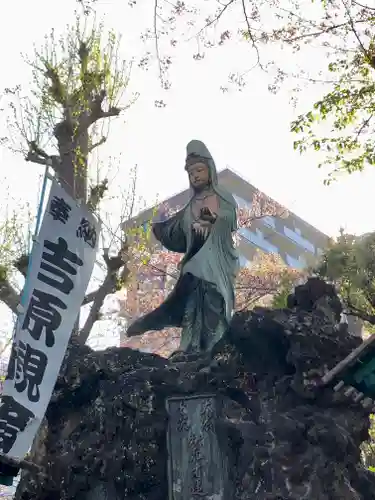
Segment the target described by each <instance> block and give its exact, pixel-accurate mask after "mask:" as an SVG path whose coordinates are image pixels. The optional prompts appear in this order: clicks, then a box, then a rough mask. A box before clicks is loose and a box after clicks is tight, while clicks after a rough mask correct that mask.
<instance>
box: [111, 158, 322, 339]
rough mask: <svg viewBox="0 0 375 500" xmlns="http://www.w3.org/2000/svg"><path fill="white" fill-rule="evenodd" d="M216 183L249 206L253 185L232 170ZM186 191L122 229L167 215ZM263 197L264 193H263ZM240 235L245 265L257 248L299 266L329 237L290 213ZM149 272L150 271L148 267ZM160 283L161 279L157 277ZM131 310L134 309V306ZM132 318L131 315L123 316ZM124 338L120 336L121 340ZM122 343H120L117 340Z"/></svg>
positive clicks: (131, 294)
mask: <svg viewBox="0 0 375 500" xmlns="http://www.w3.org/2000/svg"><path fill="white" fill-rule="evenodd" d="M218 177H219V183H220V184H221V185H223V186H224V187H225V188H226V189H227V190H228V191H230V192H231V193H232V194H233V196H234V198H235V199H236V201H237V204H238V207H239V208H247V209H251V204H252V199H253V196H254V194H255V193H256V192H258V190H257V188H256V187H255V186H253V185H252V184H250V183H249V182H247V181H246V180H245V179H243V178H242V177H241V176H239V175H238V174H236V173H235V172H234V171H233V170H231V169H229V168H226V169H225V170H222V171H221V172H219V173H218ZM189 196H190V190H189V189H186V190H185V191H182V192H180V193H178V194H176V195H174V196H172V197H170V198H168V199H167V200H165V201H164V203H162V204H161V207H167V209H166V211H165V213H163V212H160V211H159V212H158V213H157V214H156V215H155V207H153V208H150V209H148V210H145V211H144V212H142V213H140V214H139V215H138V216H136V217H135V218H134V219H132V220H131V221H128V222H127V223H126V224H125V225H124V230H127V229H128V228H130V227H134V226H137V227H139V226H141V225H146V224H148V223H149V222H150V220H151V219H154V220H163V219H165V218H166V217H168V213H167V212H168V210H172V211H173V210H175V209H178V208H181V207H183V206H184V205H186V204H187V202H188V201H189ZM265 196H266V195H265ZM239 234H240V235H241V239H240V244H239V247H238V251H239V254H240V265H241V266H246V265H247V264H248V263H250V261H251V260H252V258H253V257H254V255H255V254H256V253H257V251H259V250H261V251H263V252H268V253H277V254H279V255H280V256H281V257H282V259H283V260H284V261H285V263H286V264H287V265H289V266H291V267H293V268H298V269H302V268H305V267H307V266H310V265H312V264H314V263H315V262H316V261H317V260H318V258H319V256H320V255H321V253H322V251H323V249H324V248H325V247H326V246H327V244H328V241H329V237H328V236H327V235H326V234H324V233H322V232H321V231H319V230H318V229H316V228H315V227H313V226H311V225H310V224H308V223H307V222H305V221H304V220H302V219H301V218H300V217H298V216H297V215H295V214H294V213H292V212H289V213H288V216H287V217H286V218H280V217H270V216H267V217H263V218H261V219H258V220H255V221H254V222H253V223H252V226H251V229H247V228H243V229H239ZM150 274H151V270H150ZM146 281H147V280H146V279H145V277H144V276H142V277H141V278H140V279H139V280H138V283H137V286H138V287H142V286H143V283H145V282H146ZM159 283H161V286H164V283H165V281H163V280H159ZM136 294H137V289H134V288H133V289H130V290H128V291H127V300H128V301H129V303H133V302H136V301H137V297H136ZM132 310H133V311H134V310H136V308H135V307H133V308H132ZM127 319H128V320H130V321H131V320H134V319H135V318H127ZM123 340H124V339H121V341H123ZM121 343H123V342H121Z"/></svg>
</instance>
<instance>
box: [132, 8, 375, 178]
mask: <svg viewBox="0 0 375 500" xmlns="http://www.w3.org/2000/svg"><path fill="white" fill-rule="evenodd" d="M137 5H140V2H137V1H134V2H131V6H132V7H134V8H136V6H137ZM270 7H271V8H272V16H270ZM151 9H153V16H152V19H153V25H152V26H151V25H150V27H149V28H148V29H147V30H146V32H145V33H143V34H142V37H141V38H142V40H143V41H144V42H145V47H146V53H145V55H144V57H143V58H142V59H141V61H140V62H139V66H140V67H141V68H145V69H148V67H149V65H150V63H151V62H152V61H153V60H156V64H157V67H158V73H159V80H160V83H161V86H162V88H163V89H169V88H170V86H171V84H172V82H171V76H170V71H169V70H170V68H171V67H172V65H173V61H174V59H175V57H176V55H177V53H175V52H174V51H175V49H176V48H177V47H179V46H181V45H186V44H188V45H189V46H190V47H191V56H192V58H193V59H195V60H196V61H202V60H203V59H204V58H205V57H206V55H207V54H208V52H209V51H210V50H211V49H218V48H220V47H221V46H224V45H225V46H226V45H228V44H231V43H232V42H233V43H235V44H236V46H233V51H235V50H236V49H237V48H238V47H239V44H240V43H242V45H243V44H244V43H247V44H248V48H249V51H248V54H249V56H248V57H246V58H242V57H241V58H238V59H236V60H235V61H234V62H233V61H230V62H228V81H227V82H222V83H220V84H219V85H220V86H221V89H222V90H223V91H228V90H229V88H230V87H233V86H234V87H235V88H238V89H240V90H241V89H242V88H243V87H244V86H245V85H246V83H247V80H248V78H249V77H250V75H252V74H253V73H252V71H253V70H254V69H257V70H261V71H262V72H265V73H266V77H267V79H268V82H269V83H268V87H269V90H270V91H271V92H276V91H277V90H278V89H279V88H280V87H281V85H282V84H284V83H286V84H288V85H289V87H290V86H293V87H294V88H293V90H294V93H293V100H298V96H299V95H301V93H302V92H301V91H302V90H304V89H306V88H307V89H309V88H310V87H309V86H314V87H315V89H314V92H315V91H316V89H319V93H321V97H320V98H319V99H318V100H316V102H315V104H313V103H312V108H311V109H310V110H308V111H307V112H305V113H303V114H301V115H300V116H299V117H298V118H297V119H296V120H295V121H294V122H293V123H292V125H291V130H292V131H293V132H294V133H296V134H298V135H299V137H298V138H297V140H296V141H295V143H294V147H295V149H296V150H298V151H299V152H301V153H303V152H305V151H306V150H309V149H313V150H315V151H318V152H319V154H320V157H321V165H323V164H328V165H329V166H330V167H331V168H332V171H331V172H330V173H329V175H328V179H327V180H326V183H329V182H331V181H332V180H333V179H335V178H336V175H337V174H338V173H341V172H349V173H350V172H354V171H358V170H362V169H363V168H365V166H366V165H374V163H375V155H374V141H373V136H374V132H375V124H374V112H375V108H374V101H375V99H374V89H375V80H374V71H375V35H374V33H375V30H374V26H375V10H374V6H373V5H372V3H371V2H369V1H367V2H360V1H356V0H330V1H326V0H318V1H316V2H307V3H306V2H305V1H304V0H274V1H272V2H270V1H269V0H263V1H258V0H246V1H244V0H226V1H225V2H216V1H208V2H198V1H197V0H188V1H185V2H169V1H166V0H156V1H155V2H153V3H152V4H150V11H151ZM150 18H151V12H150ZM216 53H217V54H218V55H219V57H220V51H219V50H217V51H216ZM315 61H316V63H315ZM155 104H156V105H157V106H159V107H163V106H164V105H165V103H164V102H163V101H156V103H155Z"/></svg>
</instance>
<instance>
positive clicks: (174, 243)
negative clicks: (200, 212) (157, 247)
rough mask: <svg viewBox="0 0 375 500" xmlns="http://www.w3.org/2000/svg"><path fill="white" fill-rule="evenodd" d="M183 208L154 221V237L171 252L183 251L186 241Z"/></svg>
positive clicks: (184, 250)
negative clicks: (163, 219)
mask: <svg viewBox="0 0 375 500" xmlns="http://www.w3.org/2000/svg"><path fill="white" fill-rule="evenodd" d="M183 215H184V210H180V211H179V212H177V213H176V214H175V215H174V216H173V217H170V218H169V219H167V220H166V221H163V222H154V223H153V224H152V231H153V233H154V235H155V238H156V239H157V240H158V241H160V243H161V244H162V245H163V246H164V247H165V248H166V249H167V250H169V251H171V252H178V253H185V252H186V247H187V242H186V235H185V232H184V228H183Z"/></svg>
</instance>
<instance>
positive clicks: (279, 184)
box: [0, 0, 375, 235]
mask: <svg viewBox="0 0 375 500" xmlns="http://www.w3.org/2000/svg"><path fill="white" fill-rule="evenodd" d="M145 4H146V2H143V3H142V6H140V4H139V3H138V7H136V8H133V9H131V8H130V7H129V6H128V5H127V2H123V1H120V0H118V1H117V0H112V1H106V2H105V1H100V0H99V4H98V14H97V17H98V19H102V20H103V21H104V26H105V28H108V29H113V30H114V31H115V32H117V33H120V34H121V36H122V42H121V56H122V57H123V58H124V59H126V60H127V61H129V62H130V61H131V60H132V58H134V59H135V60H136V59H137V58H138V57H139V56H140V55H142V53H144V52H145V51H146V50H148V49H150V46H148V47H146V46H144V44H143V43H142V42H141V41H140V36H139V34H140V32H141V31H142V30H143V29H144V28H145V27H146V26H150V25H152V9H151V10H150V8H149V7H147V6H146V5H145ZM74 8H75V2H74V1H73V0H66V1H65V2H54V3H53V6H52V3H51V2H49V1H47V0H34V1H33V2H32V3H30V2H21V0H14V1H13V2H9V3H8V4H7V7H6V15H4V16H2V17H1V20H0V27H1V29H0V44H1V46H2V47H3V48H6V50H3V61H2V64H3V67H4V68H7V71H6V72H4V71H3V72H2V74H1V76H0V88H4V87H8V86H12V85H14V84H17V83H20V84H22V86H23V87H24V88H25V89H27V88H28V86H29V73H28V67H27V65H26V64H25V61H24V58H23V57H22V56H21V53H23V54H25V55H29V56H30V55H32V50H33V45H34V44H35V45H36V46H39V45H40V44H41V43H43V39H44V36H45V34H46V33H48V32H49V31H50V29H51V28H52V27H53V28H54V29H55V30H56V33H57V34H58V35H59V34H61V33H63V32H64V29H65V26H66V24H67V23H69V22H71V21H72V19H73V15H72V13H73V10H74ZM20 12H22V16H20V15H19V14H20ZM35 13H38V15H35ZM31 18H32V19H33V22H32V23H30V22H29V20H30V19H31ZM12 20H14V22H13V21H12ZM15 26H17V33H16V36H15V32H14V29H15ZM151 48H153V46H152V47H151ZM191 55H192V45H191V43H190V45H189V44H188V43H186V44H183V43H182V44H181V46H180V48H179V49H178V50H176V51H175V52H174V62H173V64H172V70H171V74H170V78H171V81H172V88H171V89H170V90H169V91H167V92H165V91H162V90H161V89H160V86H159V84H158V80H157V73H156V66H153V67H151V69H150V70H149V71H147V72H145V71H141V70H139V69H138V67H137V65H136V64H133V69H132V73H131V77H130V84H129V89H128V91H127V93H126V94H125V100H126V99H128V100H131V98H132V95H133V92H138V93H139V98H138V99H137V101H136V103H135V104H134V105H132V106H131V107H130V109H129V110H128V111H126V112H125V113H124V114H123V116H122V117H120V118H119V119H117V120H115V121H114V122H113V123H112V124H111V134H110V137H109V140H108V142H107V144H106V145H105V146H103V147H102V148H101V151H100V153H99V156H100V160H101V161H102V163H103V164H104V168H107V167H106V165H108V164H109V163H110V158H117V163H116V165H118V167H117V168H118V171H117V173H116V175H114V174H113V177H112V180H113V183H112V184H113V189H114V190H115V191H116V192H121V191H122V190H125V189H126V186H127V185H128V184H129V170H130V169H131V168H132V167H133V166H134V165H135V164H137V165H138V195H139V196H141V197H142V198H143V199H144V200H145V201H144V202H145V203H146V204H151V203H153V202H154V201H155V199H156V197H158V199H162V198H164V197H167V196H169V195H171V194H174V193H176V192H178V191H179V190H181V189H183V188H185V187H186V185H187V178H186V174H185V171H184V168H183V165H184V156H185V147H186V144H187V143H188V141H189V140H191V139H193V138H195V139H201V140H203V141H204V142H205V143H206V144H207V146H208V148H209V149H210V151H211V153H212V154H213V157H214V159H215V161H216V164H217V167H218V168H219V169H222V168H225V167H229V168H232V169H233V170H235V171H236V172H237V173H239V174H240V175H242V176H244V177H245V178H246V179H247V180H248V181H250V182H251V183H252V184H253V185H255V186H256V187H258V188H259V189H261V190H262V191H264V192H265V193H266V194H268V195H270V196H271V197H273V198H275V199H276V200H277V201H279V202H280V203H282V204H284V205H285V206H286V207H287V208H289V209H290V210H292V211H293V212H295V213H296V214H297V215H298V216H300V217H302V218H303V219H305V220H306V221H308V222H309V223H310V224H312V225H314V226H316V227H317V228H318V229H320V230H322V231H324V232H325V233H327V234H329V235H335V234H337V233H338V230H339V228H340V227H344V228H345V229H346V230H347V231H349V232H353V233H358V234H360V233H363V232H368V231H371V230H373V225H374V223H373V218H372V214H371V211H369V209H368V207H369V200H370V199H371V197H372V192H373V186H374V185H375V184H374V181H375V171H373V170H371V169H368V170H367V171H366V172H365V173H363V174H355V175H351V176H344V177H342V178H340V180H339V181H338V182H337V183H335V184H334V185H333V186H331V187H326V186H324V185H323V180H324V178H325V177H326V174H327V171H324V170H323V169H322V170H319V169H318V168H317V164H318V162H319V158H318V157H317V156H316V155H315V154H314V153H308V154H306V155H305V156H300V155H299V154H298V153H296V152H294V151H293V147H292V144H293V140H294V137H293V136H292V134H291V133H290V132H289V126H290V122H291V120H292V119H293V118H294V117H295V116H296V110H295V109H294V108H293V107H292V106H291V105H290V102H289V100H290V97H291V94H290V91H289V89H287V88H286V89H284V90H282V91H280V92H279V93H278V94H277V95H273V94H271V93H270V92H269V91H268V88H267V85H268V83H270V79H269V77H268V76H267V75H266V74H264V73H263V72H262V71H259V70H256V71H253V72H251V73H249V75H248V83H247V86H246V87H245V89H244V90H243V91H242V92H238V91H231V92H229V93H225V94H223V93H222V92H221V90H220V86H221V85H225V84H226V81H227V75H228V73H229V72H230V71H232V70H233V71H236V70H237V69H238V68H242V69H243V68H246V64H247V60H248V61H249V63H248V65H251V61H252V59H253V53H252V52H251V51H250V49H249V46H248V45H247V44H245V43H242V44H241V43H232V44H229V45H228V46H227V47H223V48H219V49H215V50H213V51H211V52H209V53H207V56H206V58H205V59H204V60H203V61H199V62H196V61H194V60H193V59H192V57H191ZM271 55H272V54H271ZM288 62H289V63H290V64H293V61H288ZM319 92H320V89H317V88H307V89H306V90H304V91H303V92H302V95H301V101H300V103H299V106H300V109H306V108H308V106H309V104H311V102H314V100H315V98H316V97H318V96H319ZM157 99H164V100H165V101H166V103H167V106H166V107H165V108H164V109H158V108H155V106H154V101H155V100H157ZM1 135H3V134H1ZM0 162H1V169H2V175H3V178H4V181H3V182H2V185H1V186H0V190H5V189H8V190H9V187H10V191H11V194H12V196H13V197H14V198H15V199H16V200H19V199H22V200H29V201H30V203H31V205H32V207H33V206H36V203H37V197H38V192H39V190H38V188H39V185H40V178H41V174H42V171H41V169H40V167H38V166H37V165H33V164H29V163H25V162H24V160H23V158H22V156H21V155H17V154H15V153H13V152H10V151H9V150H8V149H6V148H4V147H3V148H0ZM111 172H112V170H111ZM0 193H1V191H0Z"/></svg>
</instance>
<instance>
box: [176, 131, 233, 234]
mask: <svg viewBox="0 0 375 500" xmlns="http://www.w3.org/2000/svg"><path fill="white" fill-rule="evenodd" d="M198 162H201V163H204V164H205V165H207V167H208V170H209V175H210V181H211V186H212V189H213V190H214V191H215V193H216V194H217V195H218V196H220V197H221V198H223V199H224V200H225V201H226V202H228V203H229V204H230V205H232V206H233V207H234V208H235V209H236V208H237V203H236V200H235V199H234V198H233V196H232V195H231V193H229V192H228V191H227V190H226V189H225V188H223V187H222V186H220V185H219V183H218V177H217V170H216V165H215V162H214V159H213V158H212V155H211V153H210V152H209V150H208V148H207V146H206V145H205V144H204V143H203V142H202V141H199V140H197V139H193V140H192V141H190V142H189V143H188V145H187V146H186V163H185V170H187V167H188V166H189V165H193V164H194V163H198ZM190 189H191V190H192V196H191V197H193V196H194V190H193V187H192V186H190ZM236 229H237V228H236Z"/></svg>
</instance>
